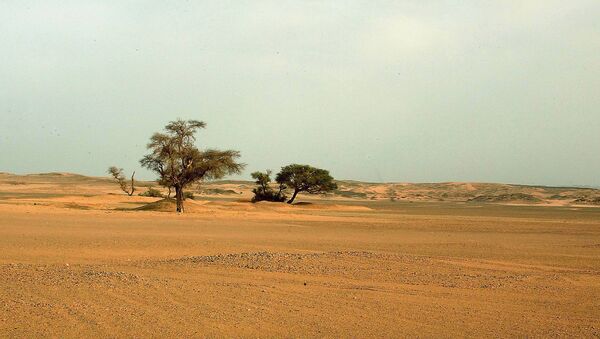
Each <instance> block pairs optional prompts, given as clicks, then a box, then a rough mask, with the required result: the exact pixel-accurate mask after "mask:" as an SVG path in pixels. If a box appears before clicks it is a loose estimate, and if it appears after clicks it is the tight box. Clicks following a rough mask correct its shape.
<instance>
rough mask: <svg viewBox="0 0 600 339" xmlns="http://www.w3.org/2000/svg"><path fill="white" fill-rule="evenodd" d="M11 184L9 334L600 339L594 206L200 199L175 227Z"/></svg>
mask: <svg viewBox="0 0 600 339" xmlns="http://www.w3.org/2000/svg"><path fill="white" fill-rule="evenodd" d="M40 178H41V179H40ZM4 179H5V180H4V181H3V182H0V337H10V338H15V337H17V338H19V337H23V338H33V337H183V338H185V337H406V336H410V337H414V336H418V337H586V338H589V337H598V336H600V208H597V207H589V206H588V207H583V206H580V207H573V206H553V205H544V206H514V205H512V206H508V205H499V204H489V203H475V202H471V203H467V202H408V201H389V200H369V201H368V200H364V201H362V200H352V199H348V200H342V199H333V200H328V199H316V200H307V199H308V197H306V196H301V197H300V200H299V201H304V202H306V201H308V202H310V203H308V204H298V205H294V206H288V205H284V204H272V203H259V204H251V203H248V202H245V201H243V200H244V199H237V198H236V199H233V198H228V199H225V198H223V199H219V198H218V197H217V198H215V197H206V198H202V197H199V199H198V200H188V201H186V208H187V212H186V213H185V214H181V215H178V214H176V213H173V212H168V210H170V208H172V206H170V205H169V203H168V202H162V203H161V202H158V203H157V202H156V201H157V200H158V199H157V198H147V197H140V196H133V197H128V196H126V195H124V194H122V193H120V192H119V191H118V188H117V187H116V186H115V185H113V184H111V183H110V181H107V180H104V179H102V180H101V179H89V180H88V179H85V180H84V179H81V178H79V177H71V176H67V175H63V176H57V177H56V178H55V177H53V176H47V177H42V176H38V177H31V178H30V177H27V176H22V177H16V176H10V178H9V176H8V175H5V178H4ZM34 179H35V180H34ZM240 196H242V195H240ZM140 207H141V208H140Z"/></svg>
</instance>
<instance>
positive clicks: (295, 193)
mask: <svg viewBox="0 0 600 339" xmlns="http://www.w3.org/2000/svg"><path fill="white" fill-rule="evenodd" d="M298 193H299V191H298V190H294V195H292V198H291V199H290V200H289V201H288V204H291V203H293V202H294V199H296V196H297V195H298Z"/></svg>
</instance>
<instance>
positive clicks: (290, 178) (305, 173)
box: [275, 164, 337, 204]
mask: <svg viewBox="0 0 600 339" xmlns="http://www.w3.org/2000/svg"><path fill="white" fill-rule="evenodd" d="M275 180H276V181H277V182H278V183H279V185H285V186H286V187H289V188H290V189H293V190H294V194H293V195H292V198H291V199H290V200H289V201H288V204H291V203H293V202H294V199H296V196H297V195H298V193H300V192H307V193H310V194H320V193H326V192H330V191H333V190H335V189H337V184H336V183H335V182H333V177H331V175H329V171H327V170H324V169H320V168H315V167H312V166H309V165H298V164H292V165H288V166H285V167H282V168H281V172H279V173H278V174H277V176H276V178H275Z"/></svg>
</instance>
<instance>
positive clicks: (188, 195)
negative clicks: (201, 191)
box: [183, 192, 194, 200]
mask: <svg viewBox="0 0 600 339" xmlns="http://www.w3.org/2000/svg"><path fill="white" fill-rule="evenodd" d="M183 199H184V200H185V199H192V200H194V193H193V192H183Z"/></svg>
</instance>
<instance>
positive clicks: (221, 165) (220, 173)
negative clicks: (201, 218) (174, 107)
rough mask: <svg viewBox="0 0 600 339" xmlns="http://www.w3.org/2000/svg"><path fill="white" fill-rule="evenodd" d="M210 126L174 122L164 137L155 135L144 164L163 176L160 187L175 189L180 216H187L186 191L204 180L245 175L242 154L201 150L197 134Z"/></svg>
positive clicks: (166, 129) (191, 122) (179, 120)
mask: <svg viewBox="0 0 600 339" xmlns="http://www.w3.org/2000/svg"><path fill="white" fill-rule="evenodd" d="M205 127H206V124H205V123H204V122H202V121H197V120H187V121H186V120H181V119H178V120H176V121H171V122H170V123H169V124H167V126H165V131H164V133H154V135H152V137H151V138H150V142H149V143H148V145H147V148H148V150H149V151H150V153H149V154H147V155H145V156H144V157H143V158H142V159H141V160H140V163H141V164H142V166H144V167H146V168H148V169H150V170H152V171H154V172H156V173H157V174H158V175H159V179H158V183H159V184H160V185H163V186H165V187H173V188H175V199H176V200H177V212H183V200H184V192H183V190H184V189H185V188H186V187H188V186H189V185H190V184H193V183H194V182H198V181H200V180H203V179H220V178H222V177H224V176H226V175H229V174H235V173H241V171H242V169H243V168H244V167H245V165H244V164H242V163H238V162H237V159H238V158H239V157H240V153H239V152H238V151H233V150H227V151H220V150H215V149H207V150H199V149H198V148H197V147H196V146H195V142H196V137H195V134H196V132H197V131H198V130H200V129H201V128H205Z"/></svg>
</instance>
